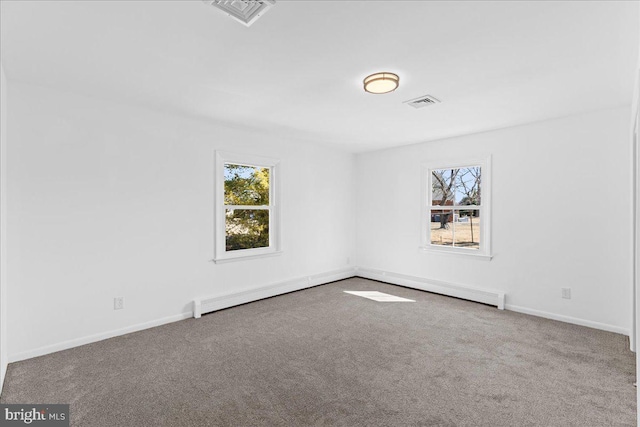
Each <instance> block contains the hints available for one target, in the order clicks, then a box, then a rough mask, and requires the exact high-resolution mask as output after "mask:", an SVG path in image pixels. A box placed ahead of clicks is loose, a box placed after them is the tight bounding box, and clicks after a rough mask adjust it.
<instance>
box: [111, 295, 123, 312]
mask: <svg viewBox="0 0 640 427" xmlns="http://www.w3.org/2000/svg"><path fill="white" fill-rule="evenodd" d="M123 308H124V297H115V298H114V299H113V309H114V310H122V309H123Z"/></svg>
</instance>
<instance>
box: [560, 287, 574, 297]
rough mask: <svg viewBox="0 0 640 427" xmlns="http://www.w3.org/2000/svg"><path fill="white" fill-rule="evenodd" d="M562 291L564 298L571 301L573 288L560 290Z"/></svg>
mask: <svg viewBox="0 0 640 427" xmlns="http://www.w3.org/2000/svg"><path fill="white" fill-rule="evenodd" d="M560 289H561V290H562V298H564V299H571V288H560Z"/></svg>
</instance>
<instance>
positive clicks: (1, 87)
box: [0, 63, 8, 391]
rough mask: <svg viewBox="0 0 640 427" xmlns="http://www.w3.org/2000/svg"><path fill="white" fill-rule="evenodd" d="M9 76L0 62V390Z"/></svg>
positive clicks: (4, 307) (5, 359)
mask: <svg viewBox="0 0 640 427" xmlns="http://www.w3.org/2000/svg"><path fill="white" fill-rule="evenodd" d="M6 177H7V78H6V76H5V74H4V69H3V68H2V64H1V63H0V391H2V384H4V374H5V373H6V371H7V362H8V357H7V245H6V244H7V179H6Z"/></svg>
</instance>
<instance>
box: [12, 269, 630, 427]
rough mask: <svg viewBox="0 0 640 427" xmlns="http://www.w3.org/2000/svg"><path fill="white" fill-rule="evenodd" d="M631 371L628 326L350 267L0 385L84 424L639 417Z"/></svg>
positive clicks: (625, 420) (17, 366) (476, 422)
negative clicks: (488, 301)
mask: <svg viewBox="0 0 640 427" xmlns="http://www.w3.org/2000/svg"><path fill="white" fill-rule="evenodd" d="M344 290H351V291H380V292H385V293H389V294H392V295H397V296H400V297H405V298H410V299H414V300H416V302H415V303H407V302H393V303H390V302H376V301H372V300H369V299H365V298H362V297H359V296H354V295H350V294H346V293H344V292H343V291H344ZM634 381H635V361H634V354H633V353H631V352H630V351H629V350H628V349H627V343H626V337H624V336H622V335H618V334H613V333H609V332H603V331H599V330H595V329H590V328H585V327H581V326H576V325H570V324H566V323H561V322H556V321H552V320H546V319H542V318H537V317H532V316H527V315H523V314H519V313H515V312H510V311H499V310H497V309H496V308H495V307H489V306H485V305H482V304H476V303H472V302H468V301H463V300H459V299H454V298H448V297H444V296H440V295H435V294H430V293H426V292H421V291H416V290H412V289H406V288H402V287H397V286H393V285H387V284H383V283H379V282H375V281H370V280H366V279H360V278H354V279H348V280H343V281H340V282H335V283H331V284H327V285H323V286H318V287H315V288H311V289H307V290H303V291H299V292H294V293H290V294H287V295H282V296H279V297H275V298H270V299H266V300H262V301H258V302H254V303H251V304H246V305H242V306H238V307H234V308H231V309H227V310H222V311H218V312H215V313H211V314H209V315H206V316H203V317H202V318H201V319H189V320H184V321H180V322H176V323H171V324H168V325H164V326H160V327H157V328H153V329H148V330H145V331H141V332H136V333H132V334H128V335H124V336H120V337H116V338H112V339H108V340H104V341H100V342H97V343H94V344H89V345H85V346H82V347H77V348H74V349H70V350H65V351H60V352H57V353H54V354H50V355H47V356H42V357H37V358H34V359H30V360H25V361H22V362H17V363H12V364H10V365H9V368H8V371H7V377H6V381H5V384H4V389H3V391H2V395H1V397H0V401H1V402H2V403H49V404H51V403H70V404H71V425H73V426H83V427H84V426H90V427H92V426H108V427H114V426H116V427H119V426H123V427H124V426H135V427H142V426H154V427H155V426H197V427H202V426H368V427H369V426H385V427H387V426H581V427H585V426H617V425H620V426H622V425H628V426H633V425H635V424H636V421H635V420H636V403H635V401H636V397H635V395H636V394H635V393H636V392H635V388H634V387H633V385H632V384H633V382H634Z"/></svg>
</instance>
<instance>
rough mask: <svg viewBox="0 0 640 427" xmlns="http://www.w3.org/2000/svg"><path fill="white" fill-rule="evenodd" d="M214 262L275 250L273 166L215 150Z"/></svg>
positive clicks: (258, 160) (264, 253)
mask: <svg viewBox="0 0 640 427" xmlns="http://www.w3.org/2000/svg"><path fill="white" fill-rule="evenodd" d="M216 156H217V163H216V164H217V166H216V168H217V184H216V206H217V207H216V254H215V261H216V262H217V261H224V260H231V259H237V258H238V259H239V258H243V257H254V256H262V255H269V254H272V253H278V252H279V239H278V231H279V230H278V225H279V224H278V209H277V208H278V206H277V204H276V201H277V194H276V193H277V192H276V191H275V190H276V188H277V187H276V184H277V181H276V180H277V172H276V170H277V165H278V162H277V161H276V160H273V159H267V158H262V157H256V156H242V155H235V154H229V153H222V152H218V153H217V154H216Z"/></svg>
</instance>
